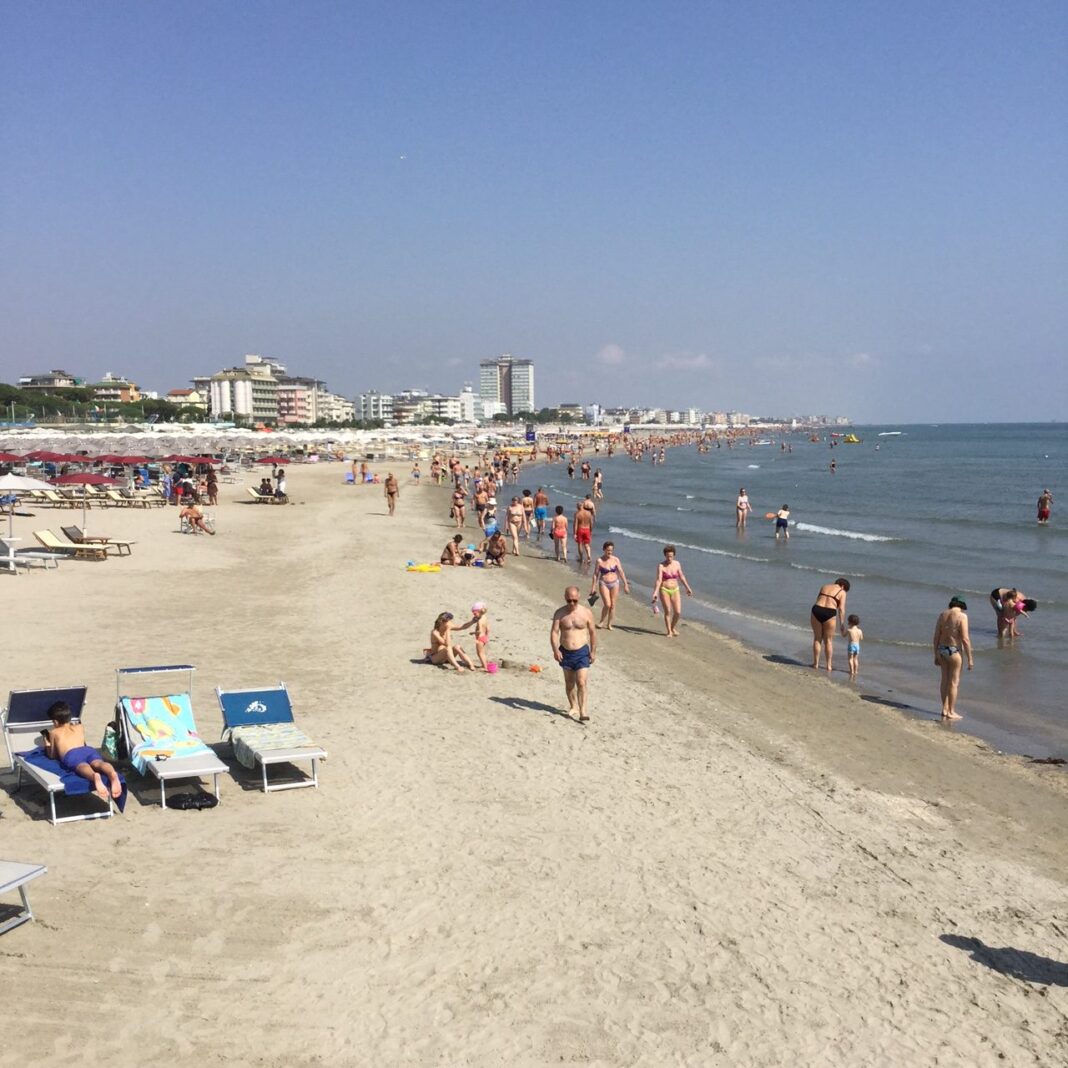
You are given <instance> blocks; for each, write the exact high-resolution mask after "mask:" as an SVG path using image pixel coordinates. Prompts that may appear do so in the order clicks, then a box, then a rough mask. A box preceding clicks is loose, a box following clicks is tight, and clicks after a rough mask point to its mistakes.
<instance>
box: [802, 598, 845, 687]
mask: <svg viewBox="0 0 1068 1068" xmlns="http://www.w3.org/2000/svg"><path fill="white" fill-rule="evenodd" d="M848 593H849V579H844V578H837V579H835V580H834V582H828V583H827V585H825V586H821V587H820V592H819V593H818V594H817V595H816V603H815V604H814V605H813V606H812V611H811V613H810V614H809V623H810V624H811V625H812V666H813V668H818V667H819V666H820V650H821V649H822V650H823V652H824V653H825V655H826V659H827V670H828V671H830V670H831V654H832V653H833V652H834V624H835V617H837V619H838V629H839V630H840V631H841V632H842V635H843V637H844V636H845V622H846V614H845V608H846V595H847V594H848Z"/></svg>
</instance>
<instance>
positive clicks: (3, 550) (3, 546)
mask: <svg viewBox="0 0 1068 1068" xmlns="http://www.w3.org/2000/svg"><path fill="white" fill-rule="evenodd" d="M61 555H62V554H61V553H50V552H46V551H45V550H44V549H18V548H16V547H15V544H14V542H11V541H7V540H6V539H4V538H0V567H3V568H6V569H7V570H8V571H10V572H12V574H15V575H17V574H18V569H19V566H20V565H21V566H22V567H32V566H33V565H34V564H37V565H38V566H40V567H45V568H47V567H49V566H51V567H59V560H60V557H61Z"/></svg>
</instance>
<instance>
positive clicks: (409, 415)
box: [393, 389, 431, 426]
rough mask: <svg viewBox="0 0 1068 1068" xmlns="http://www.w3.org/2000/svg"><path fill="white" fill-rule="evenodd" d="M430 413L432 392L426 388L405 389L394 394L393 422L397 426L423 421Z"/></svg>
mask: <svg viewBox="0 0 1068 1068" xmlns="http://www.w3.org/2000/svg"><path fill="white" fill-rule="evenodd" d="M430 414H431V407H430V394H429V393H428V392H427V391H426V390H425V389H403V390H401V391H400V393H395V394H394V395H393V422H394V424H395V425H396V426H409V425H410V424H412V423H419V422H422V421H423V420H424V419H426V418H428V417H429V416H430Z"/></svg>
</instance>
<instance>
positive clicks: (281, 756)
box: [215, 682, 326, 793]
mask: <svg viewBox="0 0 1068 1068" xmlns="http://www.w3.org/2000/svg"><path fill="white" fill-rule="evenodd" d="M215 694H216V696H217V697H218V698H219V708H220V710H221V711H222V717H223V725H224V729H223V737H224V738H225V737H226V736H227V735H229V739H230V743H231V745H233V747H234V756H235V757H236V758H237V762H238V763H239V764H241V765H242V766H243V767H246V768H248V769H249V770H250V771H254V770H255V769H256V765H257V764H259V765H260V768H261V770H262V772H263V792H264V793H273V792H274V791H276V790H295V789H297V788H298V787H301V786H314V787H318V785H319V761H320V760H325V759H326V750H325V749H321V748H320V747H319V746H317V745H316V744H315V743H314V742H313V741H312V740H311V739H310V738H309V737H308V736H307V735H306V734H305V733H304V732H303V731H302V730H300V729H299V728H298V727H297V726H296V724H295V723H294V722H293V705H292V704H291V703H290V700H289V691H288V690H287V689H286V685H285V683H284V682H280V683H279V684H278V685H277V686H271V687H264V688H260V689H253V690H224V689H223V688H222V687H221V686H219V687H216V690H215ZM306 761H308V762H310V763H311V778H310V779H308V778H302V779H300V780H299V781H297V782H285V783H275V784H274V785H273V786H268V785H267V768H268V767H269V766H270V765H272V764H298V763H303V762H306Z"/></svg>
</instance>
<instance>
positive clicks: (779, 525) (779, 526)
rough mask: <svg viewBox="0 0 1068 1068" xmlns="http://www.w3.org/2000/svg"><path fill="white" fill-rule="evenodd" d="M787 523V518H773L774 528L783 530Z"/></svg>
mask: <svg viewBox="0 0 1068 1068" xmlns="http://www.w3.org/2000/svg"><path fill="white" fill-rule="evenodd" d="M789 525H790V523H789V520H787V519H782V518H779V519H776V520H775V529H776V530H785V529H786V528H787V527H788V526H789Z"/></svg>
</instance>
